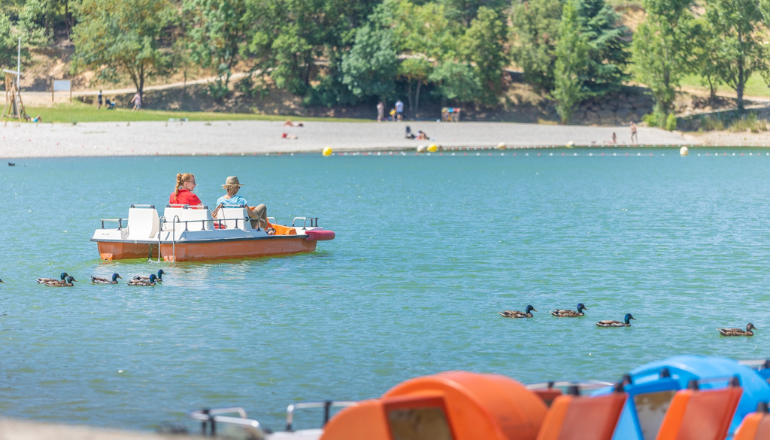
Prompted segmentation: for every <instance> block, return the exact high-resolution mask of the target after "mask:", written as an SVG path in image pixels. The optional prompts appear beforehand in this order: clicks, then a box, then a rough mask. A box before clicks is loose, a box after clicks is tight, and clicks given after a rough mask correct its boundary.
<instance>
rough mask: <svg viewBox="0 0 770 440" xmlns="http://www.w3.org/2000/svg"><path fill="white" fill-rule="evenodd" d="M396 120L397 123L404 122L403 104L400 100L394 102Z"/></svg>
mask: <svg viewBox="0 0 770 440" xmlns="http://www.w3.org/2000/svg"><path fill="white" fill-rule="evenodd" d="M396 120H397V121H399V122H401V121H402V120H404V103H403V102H401V100H400V99H399V100H398V101H396Z"/></svg>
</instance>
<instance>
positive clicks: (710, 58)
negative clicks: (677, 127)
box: [689, 16, 722, 103]
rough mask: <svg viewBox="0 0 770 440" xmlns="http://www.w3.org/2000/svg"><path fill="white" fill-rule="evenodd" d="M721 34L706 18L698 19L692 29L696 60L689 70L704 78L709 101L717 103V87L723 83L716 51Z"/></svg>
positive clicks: (702, 81)
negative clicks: (720, 77)
mask: <svg viewBox="0 0 770 440" xmlns="http://www.w3.org/2000/svg"><path fill="white" fill-rule="evenodd" d="M719 38H720V36H719V34H718V33H717V32H716V31H715V30H714V28H713V26H711V24H710V23H709V21H708V19H707V18H706V17H705V16H702V17H700V18H698V19H697V20H696V21H695V22H694V25H693V27H692V42H693V44H692V50H693V56H694V59H695V60H696V62H695V63H693V64H692V68H691V69H689V73H692V74H695V75H698V76H700V77H701V78H702V80H701V83H702V84H703V85H706V86H708V88H709V101H711V102H712V103H713V102H715V100H716V97H717V87H718V86H719V84H720V83H721V82H722V81H721V80H720V79H719V71H718V64H717V63H718V58H719V55H718V53H717V52H716V51H715V50H714V48H715V47H718V45H719V43H718V41H717V40H718V39H719Z"/></svg>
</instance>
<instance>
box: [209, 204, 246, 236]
mask: <svg viewBox="0 0 770 440" xmlns="http://www.w3.org/2000/svg"><path fill="white" fill-rule="evenodd" d="M248 217H249V213H248V212H246V208H225V207H222V209H220V210H219V214H217V220H221V222H222V224H223V225H225V227H226V228H227V229H242V230H244V231H251V230H252V227H251V221H249V220H244V219H245V218H248Z"/></svg>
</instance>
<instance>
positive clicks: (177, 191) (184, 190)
mask: <svg viewBox="0 0 770 440" xmlns="http://www.w3.org/2000/svg"><path fill="white" fill-rule="evenodd" d="M195 185H196V183H195V176H194V175H192V174H188V173H179V174H177V175H176V187H175V188H174V192H172V193H171V196H169V198H168V203H170V204H172V205H190V206H193V205H194V206H197V205H202V204H203V203H201V199H199V198H198V196H196V195H195V194H193V193H192V191H193V190H194V189H195Z"/></svg>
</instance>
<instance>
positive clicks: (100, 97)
mask: <svg viewBox="0 0 770 440" xmlns="http://www.w3.org/2000/svg"><path fill="white" fill-rule="evenodd" d="M96 104H97V105H96V109H97V110H99V109H100V108H102V91H101V90H99V96H98V97H97V98H96Z"/></svg>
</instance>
